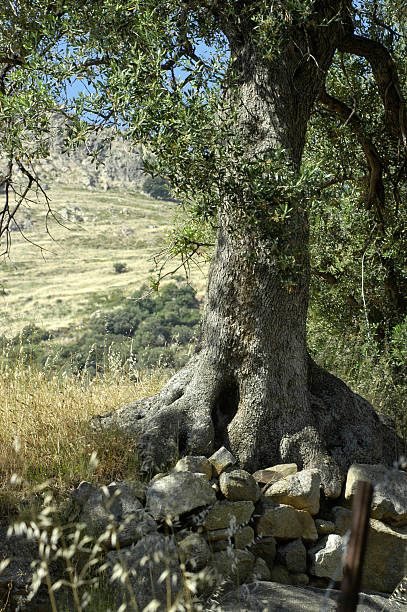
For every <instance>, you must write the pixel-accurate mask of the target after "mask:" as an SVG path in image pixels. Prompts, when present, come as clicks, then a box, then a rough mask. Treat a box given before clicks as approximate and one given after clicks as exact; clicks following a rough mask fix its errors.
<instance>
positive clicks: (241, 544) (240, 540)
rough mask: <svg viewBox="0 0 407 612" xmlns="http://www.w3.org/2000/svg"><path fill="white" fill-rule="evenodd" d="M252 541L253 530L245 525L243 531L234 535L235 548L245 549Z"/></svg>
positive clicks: (240, 530)
mask: <svg viewBox="0 0 407 612" xmlns="http://www.w3.org/2000/svg"><path fill="white" fill-rule="evenodd" d="M253 541H254V530H253V528H252V527H249V525H247V526H246V527H243V529H239V531H236V533H235V535H234V543H235V547H236V548H246V546H250V544H251V543H252V542H253Z"/></svg>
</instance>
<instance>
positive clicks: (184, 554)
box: [178, 533, 211, 572]
mask: <svg viewBox="0 0 407 612" xmlns="http://www.w3.org/2000/svg"><path fill="white" fill-rule="evenodd" d="M178 553H179V557H180V560H181V562H183V563H185V567H186V569H187V570H188V571H190V572H199V571H200V570H201V569H202V568H204V567H205V566H206V565H207V563H208V561H209V558H210V555H211V553H210V550H209V546H208V544H207V543H206V541H205V539H204V538H203V537H202V536H200V535H199V534H197V533H192V534H191V535H189V536H187V537H186V538H184V539H183V540H181V542H179V544H178Z"/></svg>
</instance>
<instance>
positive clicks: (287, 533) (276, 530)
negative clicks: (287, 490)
mask: <svg viewBox="0 0 407 612" xmlns="http://www.w3.org/2000/svg"><path fill="white" fill-rule="evenodd" d="M256 528H257V534H258V535H265V536H273V537H275V538H281V539H285V540H291V539H293V540H294V539H296V538H302V539H303V540H305V541H306V542H307V541H308V542H315V541H316V540H317V539H318V533H317V530H316V528H315V523H314V521H313V519H312V516H311V515H310V513H309V512H307V511H306V510H297V509H296V508H292V507H291V506H287V505H285V504H277V505H273V506H266V507H265V508H264V510H263V513H262V514H261V515H260V517H259V518H258V520H257V525H256Z"/></svg>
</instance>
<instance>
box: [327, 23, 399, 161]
mask: <svg viewBox="0 0 407 612" xmlns="http://www.w3.org/2000/svg"><path fill="white" fill-rule="evenodd" d="M338 50H339V51H344V52H345V53H352V54H354V55H358V56H361V57H364V58H365V59H367V61H368V62H369V64H370V65H371V67H372V70H373V75H374V78H375V81H376V84H377V87H378V90H379V94H380V96H381V98H382V101H383V106H384V109H385V116H386V122H387V124H388V125H389V127H390V129H391V131H392V132H393V134H394V135H395V136H396V137H397V138H401V140H402V142H403V147H404V148H405V149H407V115H406V108H405V102H404V98H403V95H402V93H401V89H400V82H399V78H398V73H397V68H396V64H395V62H394V60H393V58H392V56H391V54H390V52H389V51H388V50H387V49H386V47H385V46H384V45H382V44H381V43H380V42H378V41H375V40H371V39H370V38H366V37H364V36H357V35H356V34H352V35H348V36H346V37H344V38H343V39H342V40H341V41H340V43H339V45H338Z"/></svg>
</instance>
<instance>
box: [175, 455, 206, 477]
mask: <svg viewBox="0 0 407 612" xmlns="http://www.w3.org/2000/svg"><path fill="white" fill-rule="evenodd" d="M174 472H199V473H200V474H206V476H207V477H208V480H210V479H211V478H212V464H211V463H210V461H209V459H207V458H206V457H203V456H202V457H194V456H192V455H187V456H186V457H182V459H180V460H179V461H178V462H177V463H176V465H175V467H174Z"/></svg>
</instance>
